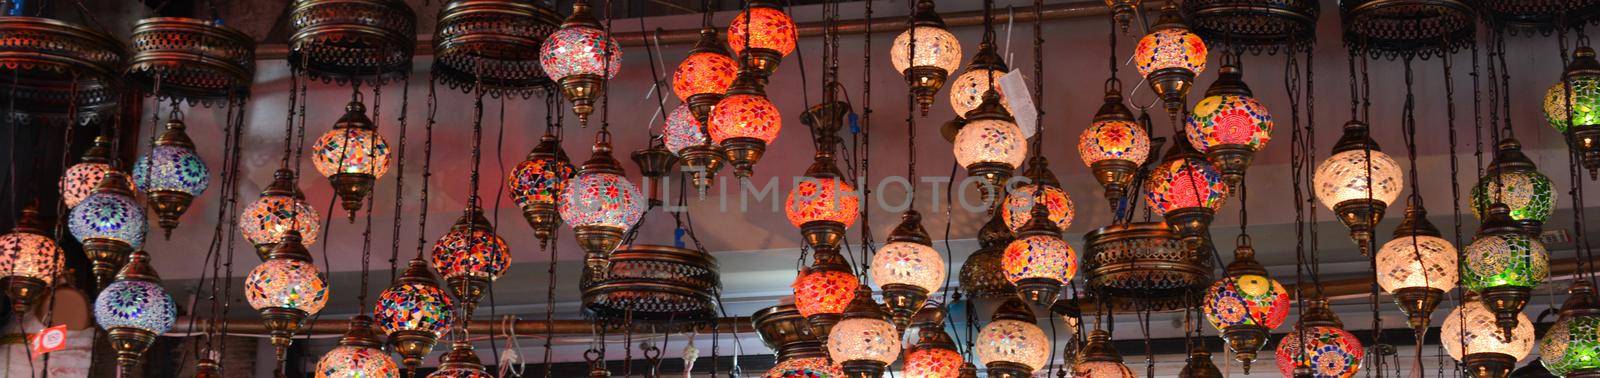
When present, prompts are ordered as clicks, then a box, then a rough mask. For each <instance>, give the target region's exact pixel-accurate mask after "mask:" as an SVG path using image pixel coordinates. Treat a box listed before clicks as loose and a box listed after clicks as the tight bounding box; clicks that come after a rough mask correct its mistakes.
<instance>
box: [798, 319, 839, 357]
mask: <svg viewBox="0 0 1600 378" xmlns="http://www.w3.org/2000/svg"><path fill="white" fill-rule="evenodd" d="M842 317H843V316H841V315H840V314H812V315H811V316H807V317H806V324H807V325H810V326H811V335H812V336H814V337H816V338H817V341H818V342H820V343H822V345H828V335H830V334H833V326H836V325H839V320H840V318H842ZM822 350H823V352H827V350H828V348H822Z"/></svg>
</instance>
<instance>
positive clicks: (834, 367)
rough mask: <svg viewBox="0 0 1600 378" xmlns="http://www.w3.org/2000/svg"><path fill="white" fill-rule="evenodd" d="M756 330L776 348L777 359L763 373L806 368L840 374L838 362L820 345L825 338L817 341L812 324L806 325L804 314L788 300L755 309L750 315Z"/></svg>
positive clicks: (790, 372) (792, 372)
mask: <svg viewBox="0 0 1600 378" xmlns="http://www.w3.org/2000/svg"><path fill="white" fill-rule="evenodd" d="M750 321H751V323H754V325H755V328H756V334H757V335H760V336H761V342H762V343H763V344H766V345H767V348H769V349H772V350H774V351H777V353H778V363H777V365H775V366H773V367H772V370H768V371H767V375H766V376H767V377H794V376H807V375H806V373H807V372H823V373H826V374H822V375H823V376H829V377H843V376H844V372H843V371H841V370H840V369H839V365H838V364H836V363H834V362H833V360H832V359H830V358H828V352H827V351H826V350H824V349H823V346H824V345H825V344H826V343H827V342H826V341H819V339H818V338H817V336H818V335H817V334H816V333H815V332H813V331H814V328H811V327H808V326H807V325H806V320H805V318H802V317H800V312H799V311H797V310H795V306H794V305H792V304H780V305H777V306H772V307H767V308H763V309H760V310H757V311H756V312H755V313H754V314H751V315H750Z"/></svg>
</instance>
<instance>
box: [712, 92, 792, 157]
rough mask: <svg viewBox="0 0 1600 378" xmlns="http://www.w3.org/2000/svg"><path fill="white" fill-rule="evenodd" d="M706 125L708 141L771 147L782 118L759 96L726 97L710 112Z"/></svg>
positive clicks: (776, 108) (736, 94)
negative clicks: (750, 142) (736, 141)
mask: <svg viewBox="0 0 1600 378" xmlns="http://www.w3.org/2000/svg"><path fill="white" fill-rule="evenodd" d="M710 122H711V125H710V130H709V132H710V134H711V140H712V141H713V142H716V143H718V144H721V143H723V142H724V141H728V140H730V139H739V138H749V139H755V140H759V141H761V142H763V143H772V141H774V140H777V139H778V131H779V130H782V129H783V115H782V114H779V113H778V107H777V106H776V105H773V104H772V101H771V100H768V99H767V96H766V95H763V94H747V93H730V94H729V95H728V96H726V97H723V98H722V101H720V102H717V106H716V107H715V108H712V110H711V118H710Z"/></svg>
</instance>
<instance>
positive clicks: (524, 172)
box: [507, 130, 572, 243]
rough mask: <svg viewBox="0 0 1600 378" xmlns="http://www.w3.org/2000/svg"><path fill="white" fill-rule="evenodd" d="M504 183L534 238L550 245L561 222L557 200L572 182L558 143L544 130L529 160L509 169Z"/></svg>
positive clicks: (558, 140) (529, 153)
mask: <svg viewBox="0 0 1600 378" xmlns="http://www.w3.org/2000/svg"><path fill="white" fill-rule="evenodd" d="M507 181H509V185H510V186H511V199H512V200H515V201H517V206H518V207H521V208H522V217H523V218H525V219H527V220H528V225H529V226H532V227H533V236H534V237H535V238H538V239H539V242H540V243H549V242H550V240H551V237H552V235H554V234H555V231H556V226H557V225H559V224H560V223H561V218H560V217H561V213H560V212H559V211H556V197H557V196H559V195H560V194H561V190H562V189H565V188H566V187H567V184H568V183H570V182H571V181H572V160H571V159H568V158H567V152H566V151H564V150H563V149H562V148H561V140H560V139H559V138H556V136H555V135H553V134H552V133H551V132H550V131H549V130H546V131H545V134H544V136H542V137H539V144H538V145H536V146H534V147H533V151H529V152H528V157H527V158H526V159H523V160H522V162H521V163H518V164H517V167H516V168H513V169H512V170H511V177H509V178H508V179H507Z"/></svg>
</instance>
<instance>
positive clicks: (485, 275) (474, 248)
mask: <svg viewBox="0 0 1600 378" xmlns="http://www.w3.org/2000/svg"><path fill="white" fill-rule="evenodd" d="M462 219H463V220H462V221H457V222H456V224H455V225H453V226H451V227H450V231H449V232H446V233H445V234H444V236H441V237H439V241H438V242H435V243H434V245H433V266H434V267H435V268H437V269H438V270H439V275H441V276H444V279H445V280H447V281H448V280H451V279H455V278H461V277H471V278H475V279H482V280H489V281H493V280H495V279H496V278H500V276H501V275H503V274H505V271H506V269H507V268H510V267H511V247H509V246H507V245H506V241H505V239H502V238H500V235H498V234H495V232H494V226H492V225H490V224H489V220H488V219H487V218H484V217H483V211H482V210H479V209H476V208H473V209H469V210H468V211H467V213H466V214H463V215H462Z"/></svg>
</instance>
